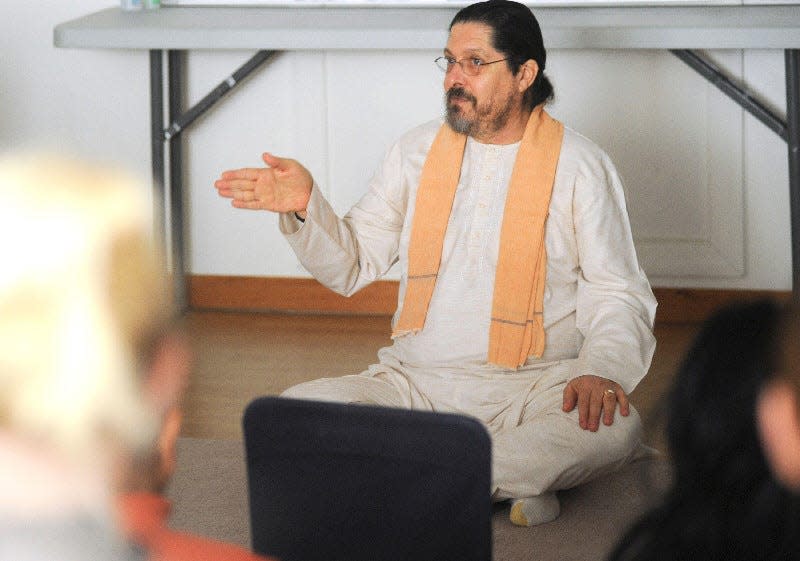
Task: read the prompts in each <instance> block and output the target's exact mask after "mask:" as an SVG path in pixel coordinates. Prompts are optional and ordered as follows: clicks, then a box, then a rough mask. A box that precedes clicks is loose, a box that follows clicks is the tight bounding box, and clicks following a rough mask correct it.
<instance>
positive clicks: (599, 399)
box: [581, 392, 603, 432]
mask: <svg viewBox="0 0 800 561" xmlns="http://www.w3.org/2000/svg"><path fill="white" fill-rule="evenodd" d="M602 410H603V396H602V394H601V395H597V394H596V393H594V392H592V393H590V394H589V415H588V418H587V419H586V426H585V427H583V428H588V429H589V430H590V431H592V432H594V431H596V430H597V429H598V428H599V426H600V412H601V411H602ZM581 426H583V425H581Z"/></svg>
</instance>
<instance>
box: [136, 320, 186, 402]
mask: <svg viewBox="0 0 800 561" xmlns="http://www.w3.org/2000/svg"><path fill="white" fill-rule="evenodd" d="M190 369H191V352H190V350H189V344H188V343H187V341H186V340H185V339H184V337H183V336H182V335H180V334H175V333H171V334H168V335H165V336H164V337H162V338H161V340H160V341H158V343H157V344H156V347H155V350H154V351H153V358H152V360H151V361H150V367H149V369H148V371H147V372H145V374H144V395H145V397H146V399H147V400H148V402H149V403H150V405H151V406H152V407H153V409H154V410H155V411H156V413H157V414H159V415H164V414H166V412H167V411H169V410H170V409H172V408H173V407H175V406H177V405H178V404H179V403H180V401H181V399H182V397H183V394H184V392H185V391H186V386H187V384H188V380H189V371H190Z"/></svg>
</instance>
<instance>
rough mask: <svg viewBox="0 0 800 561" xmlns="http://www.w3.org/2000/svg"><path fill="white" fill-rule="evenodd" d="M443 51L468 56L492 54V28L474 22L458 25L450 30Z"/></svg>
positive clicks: (493, 50)
mask: <svg viewBox="0 0 800 561" xmlns="http://www.w3.org/2000/svg"><path fill="white" fill-rule="evenodd" d="M444 50H445V51H449V52H451V53H452V52H456V51H458V52H464V53H470V54H482V53H484V54H485V53H494V52H496V51H495V48H494V46H493V45H492V28H491V27H489V26H488V25H485V24H482V23H475V22H466V23H458V24H456V25H454V26H453V27H452V29H451V30H450V35H449V36H448V38H447V46H445V49H444Z"/></svg>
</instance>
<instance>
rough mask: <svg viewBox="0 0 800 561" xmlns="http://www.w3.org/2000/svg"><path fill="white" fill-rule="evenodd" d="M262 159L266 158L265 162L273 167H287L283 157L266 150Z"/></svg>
mask: <svg viewBox="0 0 800 561" xmlns="http://www.w3.org/2000/svg"><path fill="white" fill-rule="evenodd" d="M261 159H262V160H264V163H265V164H267V165H268V166H269V167H271V168H278V169H283V168H285V167H286V165H285V162H284V160H283V158H279V157H278V156H275V155H273V154H270V153H269V152H264V153H263V154H261Z"/></svg>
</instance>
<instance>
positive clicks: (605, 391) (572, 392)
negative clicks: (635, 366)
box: [562, 374, 630, 432]
mask: <svg viewBox="0 0 800 561" xmlns="http://www.w3.org/2000/svg"><path fill="white" fill-rule="evenodd" d="M617 404H619V412H620V414H622V416H623V417H627V416H628V414H629V413H630V404H629V403H628V396H627V395H626V394H625V392H624V391H623V389H622V387H620V385H619V384H617V383H616V382H614V381H612V380H609V379H608V378H601V377H600V376H592V375H590V374H587V375H585V376H578V377H577V378H573V379H572V380H570V381H569V382H567V387H566V388H564V405H563V407H562V409H563V410H564V412H565V413H569V412H570V411H572V410H573V409H575V406H576V405H577V406H578V423H579V424H580V426H581V428H582V429H586V430H590V431H592V432H594V431H596V430H597V429H598V428H599V427H600V414H601V413H602V414H603V424H604V425H610V424H612V423H613V422H614V411H615V410H616V408H617Z"/></svg>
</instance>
